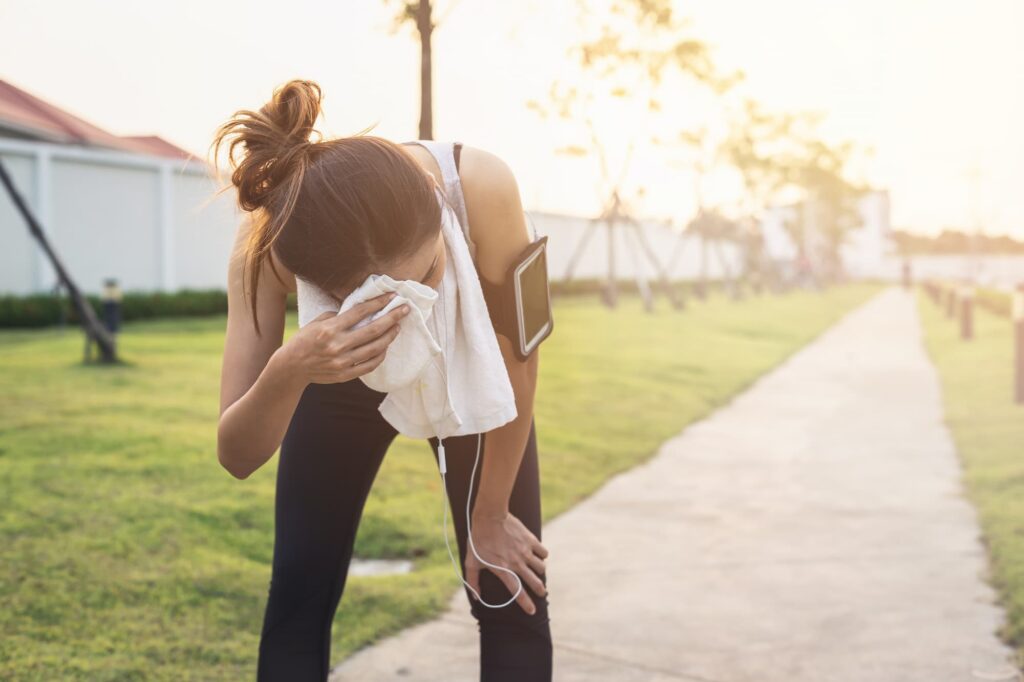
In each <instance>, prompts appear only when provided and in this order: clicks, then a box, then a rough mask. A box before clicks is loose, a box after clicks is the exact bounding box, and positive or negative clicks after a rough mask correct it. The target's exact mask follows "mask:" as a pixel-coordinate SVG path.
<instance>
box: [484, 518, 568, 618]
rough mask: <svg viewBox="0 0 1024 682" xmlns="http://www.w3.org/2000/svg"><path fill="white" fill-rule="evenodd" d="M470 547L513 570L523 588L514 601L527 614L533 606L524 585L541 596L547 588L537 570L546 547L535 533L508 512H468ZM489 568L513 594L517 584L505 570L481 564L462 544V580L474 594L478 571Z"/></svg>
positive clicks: (544, 557) (535, 608)
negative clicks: (464, 570)
mask: <svg viewBox="0 0 1024 682" xmlns="http://www.w3.org/2000/svg"><path fill="white" fill-rule="evenodd" d="M471 522H472V530H473V546H474V547H476V551H477V552H478V553H479V554H480V556H481V557H483V558H484V559H485V560H487V561H489V562H490V563H492V564H497V565H498V566H504V567H506V568H509V569H511V570H513V571H515V572H516V574H517V575H518V576H519V577H520V578H521V579H522V581H523V591H522V592H520V593H519V596H518V597H517V598H516V603H517V604H519V606H520V607H521V608H522V609H523V611H526V613H528V614H530V615H531V616H532V615H533V614H534V613H536V612H537V607H536V606H535V605H534V603H533V600H532V599H530V595H529V593H528V592H527V591H526V587H527V586H528V587H529V588H530V589H531V590H533V591H534V592H535V593H536V594H539V595H544V594H546V593H547V590H546V589H545V587H544V583H543V582H542V581H541V579H540V578H539V577H538V576H537V573H544V571H545V566H544V559H546V558H547V556H548V550H547V548H546V547H544V545H542V544H541V543H540V540H538V539H537V536H536V535H534V534H533V533H532V532H531V531H530V529H529V528H527V527H526V526H525V525H523V522H522V521H520V520H519V519H518V518H516V517H515V516H513V515H512V514H511V513H510V512H505V513H504V514H497V515H495V514H485V513H477V512H473V514H472V519H471ZM481 569H484V570H488V571H491V572H492V573H494V574H495V575H496V576H498V577H499V578H500V579H501V581H502V582H503V583H504V584H505V587H507V588H508V591H509V594H515V593H516V589H518V587H519V583H518V582H517V581H516V579H515V578H514V577H513V576H512V575H511V574H509V573H507V572H505V571H499V570H497V569H494V568H491V567H490V566H487V565H486V564H483V563H481V561H480V560H479V559H477V558H476V555H475V554H473V548H472V547H469V546H468V544H467V547H466V582H467V583H469V584H470V585H471V586H472V588H473V589H474V590H476V592H477V594H479V593H480V571H481Z"/></svg>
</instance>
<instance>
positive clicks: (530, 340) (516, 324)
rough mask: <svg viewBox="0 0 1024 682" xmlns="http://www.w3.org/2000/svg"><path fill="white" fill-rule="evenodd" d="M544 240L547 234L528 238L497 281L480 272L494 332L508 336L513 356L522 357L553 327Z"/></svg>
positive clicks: (547, 334) (521, 358)
mask: <svg viewBox="0 0 1024 682" xmlns="http://www.w3.org/2000/svg"><path fill="white" fill-rule="evenodd" d="M547 243H548V236H547V235H544V236H543V237H540V238H539V239H536V240H534V241H533V242H531V243H530V244H529V245H528V246H527V247H526V248H525V249H523V251H522V252H521V253H520V254H519V255H518V256H517V257H516V260H515V262H514V263H513V264H512V265H511V266H510V267H509V269H508V271H507V272H506V273H505V276H504V277H503V278H502V280H501V281H500V282H498V283H494V282H489V281H487V280H486V279H484V277H483V276H482V275H481V276H480V286H481V288H482V289H483V292H484V297H485V299H486V303H487V311H488V313H489V314H490V317H491V323H492V324H493V325H494V330H495V332H497V333H498V334H501V335H502V336H504V337H506V338H507V339H509V340H510V341H511V342H512V346H513V348H514V350H515V353H516V356H517V357H518V358H519V359H520V360H524V361H525V360H526V359H527V358H529V356H530V354H532V353H533V352H534V351H535V350H536V349H537V346H539V345H540V343H541V341H543V340H544V339H546V338H547V337H548V336H550V335H551V332H552V331H553V330H554V327H555V321H554V318H553V317H552V315H551V287H550V285H549V281H548V264H547Z"/></svg>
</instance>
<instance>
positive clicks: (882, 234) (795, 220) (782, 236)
mask: <svg viewBox="0 0 1024 682" xmlns="http://www.w3.org/2000/svg"><path fill="white" fill-rule="evenodd" d="M889 211H890V209H889V193H888V192H887V191H885V190H877V191H872V192H868V193H866V194H864V195H863V196H862V197H861V198H860V199H859V200H858V202H857V213H858V216H859V221H858V223H859V224H858V226H857V227H855V228H853V229H851V230H850V231H849V232H848V233H847V234H846V238H845V240H844V242H843V244H842V246H841V248H840V257H841V258H842V262H843V267H844V269H845V270H846V272H847V274H849V275H851V276H853V277H872V278H873V277H892V276H893V272H892V267H893V266H892V259H893V257H894V255H895V254H896V252H897V249H896V243H895V242H894V240H893V238H892V229H891V226H890V222H889ZM789 225H801V226H802V228H803V230H804V235H805V239H806V244H807V250H808V251H809V252H810V253H809V255H810V256H811V258H812V259H813V257H814V254H815V253H816V252H817V251H818V250H819V249H821V248H823V244H824V237H823V235H822V233H821V230H820V228H819V227H818V225H817V224H816V220H815V211H814V205H813V204H809V203H806V202H801V203H797V204H788V205H785V206H774V207H771V208H769V209H767V210H766V211H765V213H764V217H763V219H762V221H761V229H762V232H763V234H764V244H765V252H766V254H767V256H768V257H769V258H771V259H772V260H774V261H776V262H779V263H783V264H791V263H792V262H793V261H795V260H796V259H797V258H798V257H799V253H798V248H797V244H796V242H795V241H794V240H793V237H792V236H791V234H790V231H789V229H788V227H787V226H789Z"/></svg>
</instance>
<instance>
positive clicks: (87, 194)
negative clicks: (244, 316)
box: [0, 80, 238, 294]
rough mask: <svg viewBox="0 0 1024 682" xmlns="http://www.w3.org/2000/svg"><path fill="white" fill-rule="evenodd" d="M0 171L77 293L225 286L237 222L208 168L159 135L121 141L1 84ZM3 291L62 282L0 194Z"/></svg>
mask: <svg viewBox="0 0 1024 682" xmlns="http://www.w3.org/2000/svg"><path fill="white" fill-rule="evenodd" d="M0 161H2V162H3V164H4V166H5V167H6V168H7V170H8V172H9V173H10V174H11V175H12V177H13V180H14V183H15V185H16V186H17V188H18V189H19V192H20V194H21V195H22V197H24V199H25V201H26V203H27V204H28V205H29V207H30V208H31V210H32V211H33V212H34V214H35V216H36V218H37V219H38V220H39V222H40V223H41V224H42V226H43V228H44V230H45V231H46V232H47V233H48V236H49V238H50V241H51V243H52V245H53V247H54V249H55V250H56V251H57V253H58V255H59V256H60V258H61V259H62V261H63V262H64V264H65V266H66V267H67V268H68V270H69V271H70V273H71V276H72V278H73V279H74V280H75V282H76V283H77V284H78V286H79V287H81V288H82V290H84V291H86V292H89V293H98V292H99V291H100V289H101V288H102V286H103V280H104V279H106V278H110V277H113V278H116V279H117V280H118V281H119V283H120V285H121V287H122V289H124V290H150V291H152V290H164V291H173V290H176V289H181V288H224V287H225V286H226V280H227V258H228V254H229V253H230V249H231V244H232V242H233V239H234V233H235V227H236V225H237V223H238V220H237V212H236V209H235V207H234V196H233V195H232V194H231V193H229V192H225V193H223V194H221V195H220V196H218V197H216V198H214V192H215V190H216V187H215V186H214V183H213V181H212V179H211V178H210V176H209V172H208V168H207V165H206V164H205V163H204V162H203V161H201V160H198V159H195V158H193V157H192V155H190V154H189V153H188V152H186V151H184V150H182V149H179V148H178V147H175V146H174V145H172V144H170V143H169V142H166V141H165V140H162V139H161V138H159V137H155V136H151V137H119V136H116V135H112V134H111V133H108V132H106V131H104V130H102V129H101V128H98V127H96V126H94V125H92V124H90V123H88V122H86V121H83V120H82V119H80V118H78V117H76V116H74V115H72V114H70V113H68V112H66V111H62V110H61V109H58V108H57V107H55V106H53V105H52V104H49V103H47V102H45V101H43V100H41V99H39V98H38V97H35V96H33V95H31V94H29V93H27V92H25V91H24V90H21V89H19V88H16V87H15V86H13V85H11V84H9V83H6V82H4V81H2V80H0ZM0 240H2V244H3V248H2V249H0V293H5V294H27V293H33V292H48V291H52V290H53V288H54V286H55V284H56V282H57V279H56V275H55V273H54V272H53V269H52V268H51V267H50V264H49V262H48V261H47V259H46V257H45V256H44V254H43V252H42V250H41V249H40V248H39V247H38V245H37V244H36V242H35V240H34V239H33V238H32V237H31V235H30V233H29V230H28V227H27V225H26V224H25V222H24V220H23V219H22V217H21V216H20V214H18V212H17V210H16V209H15V207H14V205H13V204H12V202H11V200H10V198H9V197H8V196H7V194H6V192H3V191H2V188H0Z"/></svg>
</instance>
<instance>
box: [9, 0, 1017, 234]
mask: <svg viewBox="0 0 1024 682" xmlns="http://www.w3.org/2000/svg"><path fill="white" fill-rule="evenodd" d="M435 1H436V3H437V8H436V10H435V11H436V16H437V17H438V18H443V19H444V21H443V23H442V25H441V26H440V27H439V28H438V30H437V31H436V33H435V37H434V46H435V55H434V68H435V71H434V73H435V91H434V93H435V111H434V116H435V131H434V136H435V138H437V139H460V140H463V141H464V142H466V143H467V144H471V145H473V146H478V147H482V148H485V149H488V150H490V151H492V152H494V153H495V154H498V155H499V156H501V157H502V158H504V159H505V160H506V161H507V162H508V163H509V164H510V165H511V166H512V168H513V169H514V171H515V173H516V176H517V178H518V179H519V184H520V189H521V192H522V196H523V201H524V204H525V205H526V207H527V208H529V209H535V210H549V211H558V212H567V213H577V214H583V215H593V214H594V213H596V212H597V211H598V210H599V208H600V201H599V199H598V197H597V192H596V183H597V179H598V172H597V170H596V167H597V164H596V162H595V161H594V160H592V159H591V160H572V159H567V158H564V157H559V156H556V155H555V154H554V153H553V150H554V149H555V148H556V147H557V146H559V145H561V144H564V143H566V142H567V141H568V140H566V139H565V137H564V128H563V127H560V126H552V125H550V124H548V123H546V122H545V121H543V120H542V119H540V118H539V117H538V116H537V115H536V114H535V113H534V112H532V111H530V110H528V109H527V108H526V107H525V102H526V100H528V99H531V98H543V97H544V94H545V93H546V92H547V89H548V86H549V84H550V82H551V79H552V77H554V76H555V75H556V74H559V73H562V72H563V68H564V66H565V64H566V57H565V50H566V48H567V47H568V46H569V45H570V44H571V43H572V41H573V39H574V30H573V23H572V22H573V17H574V16H575V15H574V7H575V2H574V1H573V2H570V1H569V0H562V2H558V3H555V2H544V1H543V0H521V1H517V2H502V1H500V0H454V2H453V0H435ZM396 3H397V0H392V1H391V3H390V4H385V2H384V0H376V1H374V0H365V1H364V2H358V3H356V2H352V3H340V2H326V1H322V2H313V1H312V0H289V1H288V2H286V3H271V2H265V1H254V0H250V1H248V2H241V1H236V0H232V1H228V0H220V1H218V2H209V1H208V0H177V1H176V2H170V3H141V2H135V1H129V0H106V1H105V2H103V3H61V5H60V9H59V11H57V10H55V9H54V5H53V4H51V3H41V2H36V1H34V0H4V2H3V3H0V64H3V65H4V66H3V69H2V70H0V78H4V79H6V80H9V81H11V82H12V83H14V84H15V85H18V86H20V87H24V88H25V89H27V90H29V91H30V92H33V93H35V94H37V95H39V96H41V97H43V98H46V99H48V100H50V101H52V102H53V103H55V104H57V105H58V106H62V107H64V108H66V109H68V110H70V111H72V112H74V113H76V114H78V115H80V116H82V117H84V118H86V119H87V120H90V121H92V122H94V123H96V124H98V125H100V126H102V127H105V128H107V129H109V130H111V131H113V132H115V133H119V134H146V133H156V134H159V135H162V136H164V137H166V138H168V139H170V140H171V141H173V142H175V143H177V144H180V145H182V146H184V147H186V148H187V149H189V150H190V151H193V152H195V153H198V154H200V155H203V154H205V152H206V148H207V145H208V144H209V141H210V137H211V135H212V133H213V130H214V129H215V128H216V126H217V125H218V124H219V123H220V122H222V121H223V120H225V119H226V118H227V117H229V116H230V115H231V113H232V112H233V111H235V110H236V109H239V108H243V107H245V108H256V107H258V106H259V105H261V104H262V103H263V102H264V101H265V100H266V99H267V98H268V97H269V95H270V93H271V91H272V90H273V88H274V86H275V85H277V84H279V83H281V82H283V81H285V80H288V79H289V78H294V77H300V78H309V79H313V80H316V81H318V82H319V83H320V84H321V85H322V86H323V88H324V92H325V111H326V115H325V120H326V122H325V125H324V126H323V127H324V128H325V132H326V133H328V134H333V135H348V134H353V133H355V132H358V131H359V130H362V129H363V128H365V127H367V126H369V125H372V124H374V123H376V124H377V126H376V128H374V130H373V131H371V134H375V135H381V136H383V137H387V138H389V139H393V140H395V141H404V140H410V139H414V138H415V137H416V134H417V121H418V109H419V85H418V73H419V51H418V43H417V41H416V39H415V37H414V34H413V32H412V30H411V27H408V26H406V27H404V28H403V29H401V30H400V31H399V32H398V33H397V34H395V35H391V34H389V32H388V25H389V21H390V17H391V15H392V14H393V11H394V10H393V7H394V5H395V4H396ZM676 6H677V7H679V8H682V7H684V6H685V8H686V11H687V12H688V13H689V14H688V16H690V17H691V18H692V20H693V26H694V29H695V31H696V35H697V36H698V37H700V38H702V39H704V40H706V41H708V42H709V43H710V44H711V45H712V47H713V48H714V54H715V56H716V59H717V61H718V62H719V64H720V65H722V66H723V67H727V68H740V69H743V70H744V71H745V72H746V74H747V82H746V84H745V85H744V86H743V87H744V88H745V89H746V90H747V91H748V92H749V93H751V94H752V95H754V96H755V97H757V98H758V99H760V100H761V101H762V102H763V103H764V104H765V105H766V106H767V107H768V108H770V109H773V110H785V109H812V110H817V111H822V112H824V113H826V115H827V116H826V119H825V124H824V127H823V132H824V134H825V135H826V136H827V137H829V138H831V139H840V138H851V139H854V140H856V141H858V142H860V143H862V144H864V145H868V146H870V147H871V148H873V149H874V156H873V157H872V158H871V160H870V163H869V165H868V168H867V172H866V175H867V179H869V180H871V181H872V182H873V183H875V184H876V185H878V186H882V187H887V188H888V189H889V191H890V193H891V197H892V207H893V225H894V226H895V227H898V228H909V229H913V230H916V231H923V232H935V231H938V230H939V229H941V228H943V227H945V226H974V225H976V224H977V223H981V224H982V225H983V226H984V229H985V230H986V231H987V232H989V233H1004V232H1009V233H1012V234H1015V235H1016V236H1018V237H1024V192H1022V191H1021V188H1020V182H1021V179H1022V178H1024V125H1021V123H1022V122H1024V87H1022V86H1024V41H1021V40H1020V30H1021V28H1022V27H1024V3H1021V2H1019V0H978V1H977V2H964V1H963V0H858V2H848V3H833V2H820V0H775V1H774V2H763V1H762V0H690V1H689V2H686V3H682V2H677V5H676ZM449 8H450V9H449ZM446 15H447V16H446ZM686 101H688V100H682V101H681V103H682V104H683V105H685V104H686ZM620 130H621V131H622V132H621V133H618V134H619V135H620V136H621V137H620V139H616V140H609V145H610V146H615V145H618V146H619V147H622V148H624V147H625V144H626V142H627V137H626V136H627V135H628V134H629V128H628V125H623V126H622V127H621V128H620ZM634 160H635V161H636V166H635V169H634V171H633V172H635V173H636V174H637V175H636V176H635V177H641V176H643V177H646V178H648V179H649V180H651V182H650V187H651V188H652V189H651V191H649V192H648V196H649V202H648V204H647V205H646V206H645V211H644V212H645V213H647V214H649V215H652V216H655V215H656V216H671V217H673V218H674V219H675V220H676V221H677V223H680V224H681V223H682V222H683V221H684V219H685V216H686V214H687V213H688V212H689V211H691V210H692V209H693V205H694V204H693V197H692V195H691V193H690V192H689V191H686V188H688V187H690V186H691V185H692V181H691V180H688V179H685V178H684V177H683V176H682V175H681V171H678V170H671V169H668V168H667V167H664V166H660V165H659V164H658V163H657V161H656V160H652V159H649V158H647V159H645V158H636V157H634ZM670 174H673V175H670ZM666 178H667V181H666ZM676 182H678V183H679V186H680V187H682V188H683V191H674V190H673V189H672V187H673V186H674V185H675V183H676Z"/></svg>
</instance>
